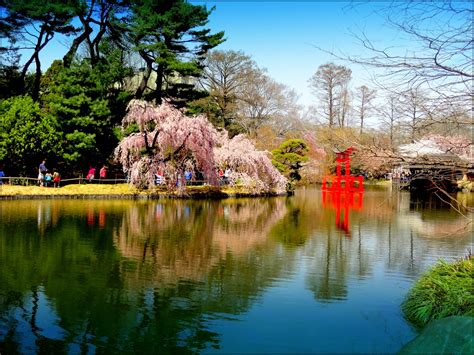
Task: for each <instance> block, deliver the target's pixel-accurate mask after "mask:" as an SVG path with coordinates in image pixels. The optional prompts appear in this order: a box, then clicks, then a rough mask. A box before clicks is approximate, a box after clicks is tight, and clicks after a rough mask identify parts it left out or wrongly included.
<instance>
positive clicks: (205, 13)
mask: <svg viewBox="0 0 474 355" xmlns="http://www.w3.org/2000/svg"><path fill="white" fill-rule="evenodd" d="M132 12H133V16H132V19H131V23H130V38H131V40H132V42H133V43H134V44H135V47H134V50H135V51H137V52H138V53H139V54H140V56H141V57H142V58H143V59H144V60H145V62H146V63H147V65H148V67H149V68H150V69H152V70H153V71H154V72H155V73H156V83H155V84H156V86H155V90H154V92H152V93H151V97H149V99H152V98H154V99H156V100H157V101H158V102H161V100H162V98H172V99H173V100H174V103H175V104H177V105H181V106H182V105H184V104H185V103H186V101H189V100H190V99H191V100H194V99H198V98H199V95H198V92H196V90H195V89H194V84H193V83H188V82H185V81H184V80H182V78H183V77H198V76H199V75H200V74H201V71H202V65H201V61H202V60H203V56H204V54H206V52H207V51H209V50H210V49H212V48H214V47H215V46H217V45H218V44H220V43H222V42H223V36H224V33H223V32H218V33H216V34H211V33H210V30H209V29H203V28H202V26H205V25H206V23H207V22H208V17H209V15H210V13H211V12H212V10H207V9H206V7H205V6H202V5H193V4H191V3H189V2H187V1H183V0H173V1H164V0H160V1H156V0H143V1H139V2H136V3H134V5H133V6H132ZM165 83H166V84H165ZM148 86H149V87H150V86H151V85H148ZM141 95H142V93H140V94H138V97H139V98H140V97H141Z"/></svg>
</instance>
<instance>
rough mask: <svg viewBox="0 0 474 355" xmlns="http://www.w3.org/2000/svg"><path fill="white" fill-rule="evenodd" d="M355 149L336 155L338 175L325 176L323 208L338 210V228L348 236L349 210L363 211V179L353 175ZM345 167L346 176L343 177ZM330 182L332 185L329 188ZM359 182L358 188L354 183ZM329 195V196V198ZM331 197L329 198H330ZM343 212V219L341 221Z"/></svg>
mask: <svg viewBox="0 0 474 355" xmlns="http://www.w3.org/2000/svg"><path fill="white" fill-rule="evenodd" d="M353 151H354V148H352V147H351V148H348V149H346V150H344V151H343V152H337V153H336V163H337V167H336V175H327V176H323V186H322V192H323V207H327V206H328V204H329V206H330V207H332V208H334V209H335V210H336V226H337V227H338V228H340V229H342V230H344V232H346V234H347V235H350V230H349V209H354V210H361V209H362V200H363V192H364V186H363V179H364V178H363V177H362V176H353V175H351V157H350V155H351V154H352V153H353ZM343 165H344V169H345V175H342V167H343ZM328 180H329V181H330V184H329V186H328ZM355 182H357V186H355V185H354V183H355ZM328 195H329V196H328ZM328 197H329V198H328ZM341 212H342V213H343V218H342V221H341Z"/></svg>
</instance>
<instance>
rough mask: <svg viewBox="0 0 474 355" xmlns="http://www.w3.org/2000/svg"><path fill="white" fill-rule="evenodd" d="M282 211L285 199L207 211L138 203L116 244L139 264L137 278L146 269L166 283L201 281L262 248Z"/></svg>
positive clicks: (180, 204)
mask: <svg viewBox="0 0 474 355" xmlns="http://www.w3.org/2000/svg"><path fill="white" fill-rule="evenodd" d="M285 211H286V208H285V202H284V200H283V199H268V200H266V201H265V203H262V201H257V200H253V199H249V200H244V201H241V202H239V203H226V204H221V203H217V202H209V203H205V206H203V203H199V204H195V203H193V202H190V201H166V202H163V203H154V204H150V203H143V204H141V203H138V204H134V205H133V206H131V207H130V208H129V209H128V210H127V211H126V212H125V213H124V215H123V223H121V226H120V227H119V228H118V229H117V231H116V234H115V236H114V244H115V245H116V247H117V248H118V249H119V250H120V251H121V253H122V255H123V256H125V257H127V258H130V260H135V261H136V262H137V272H138V274H137V275H139V274H140V273H142V272H144V270H145V269H147V270H148V272H151V273H152V274H153V278H154V279H155V280H159V281H163V282H165V283H175V282H177V281H178V280H179V279H182V278H184V279H189V280H196V281H199V280H201V279H203V278H205V276H206V274H207V273H208V272H209V270H210V269H211V268H212V267H213V266H214V265H216V264H217V263H218V262H219V260H222V259H225V258H226V257H227V255H228V253H231V254H232V255H234V256H237V255H240V254H241V253H242V252H246V251H249V250H252V248H255V247H257V246H258V245H265V244H266V243H267V242H268V240H267V236H268V232H269V230H270V229H271V228H272V227H273V225H274V224H275V223H277V222H278V221H279V220H280V219H281V218H282V216H284V214H285ZM273 244H274V243H273ZM129 276H130V278H129V280H133V276H132V275H129Z"/></svg>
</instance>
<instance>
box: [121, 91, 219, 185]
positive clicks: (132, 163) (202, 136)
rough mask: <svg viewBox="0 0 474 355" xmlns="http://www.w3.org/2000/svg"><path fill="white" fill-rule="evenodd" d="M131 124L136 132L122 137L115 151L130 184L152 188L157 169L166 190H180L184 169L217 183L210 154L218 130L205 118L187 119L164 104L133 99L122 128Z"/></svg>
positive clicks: (181, 113) (124, 128)
mask: <svg viewBox="0 0 474 355" xmlns="http://www.w3.org/2000/svg"><path fill="white" fill-rule="evenodd" d="M134 125H136V129H137V130H138V132H135V133H132V134H130V135H128V136H127V137H125V138H124V139H123V140H122V141H121V142H120V144H119V145H118V147H117V148H116V149H115V157H116V159H117V161H118V162H120V163H121V164H122V166H123V169H124V172H125V173H127V174H128V175H129V177H130V182H131V183H132V184H133V185H135V186H138V187H147V186H153V185H154V174H155V173H156V172H157V171H158V170H160V171H162V172H163V174H164V177H165V181H166V183H167V185H168V187H169V188H171V189H174V188H175V186H178V187H181V186H182V185H183V184H182V178H183V175H184V170H185V169H186V168H188V169H193V170H196V171H201V172H202V174H203V176H204V178H205V179H206V180H208V181H209V182H210V183H216V182H217V176H216V172H215V168H214V166H215V162H214V154H213V151H212V149H213V147H214V143H215V138H216V136H217V131H216V130H215V129H214V128H213V127H212V125H211V124H210V123H209V121H208V120H207V119H206V118H205V117H204V116H195V117H188V116H186V115H185V114H184V113H183V112H182V111H180V110H178V109H176V108H174V107H172V106H171V105H170V104H168V103H167V102H164V103H163V104H161V105H160V106H158V107H155V106H153V105H152V104H150V103H147V102H145V101H139V100H132V101H131V102H130V104H129V106H128V112H127V114H126V116H125V117H124V119H123V120H122V128H123V130H127V129H130V128H131V127H133V126H134Z"/></svg>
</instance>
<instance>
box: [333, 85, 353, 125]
mask: <svg viewBox="0 0 474 355" xmlns="http://www.w3.org/2000/svg"><path fill="white" fill-rule="evenodd" d="M351 99H352V97H351V92H350V91H349V88H348V83H346V84H345V85H344V86H343V87H342V89H341V93H340V95H339V98H338V101H337V102H336V112H337V122H338V124H339V127H345V126H347V124H348V122H347V121H348V115H349V112H350V111H351V108H352V107H351Z"/></svg>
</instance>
